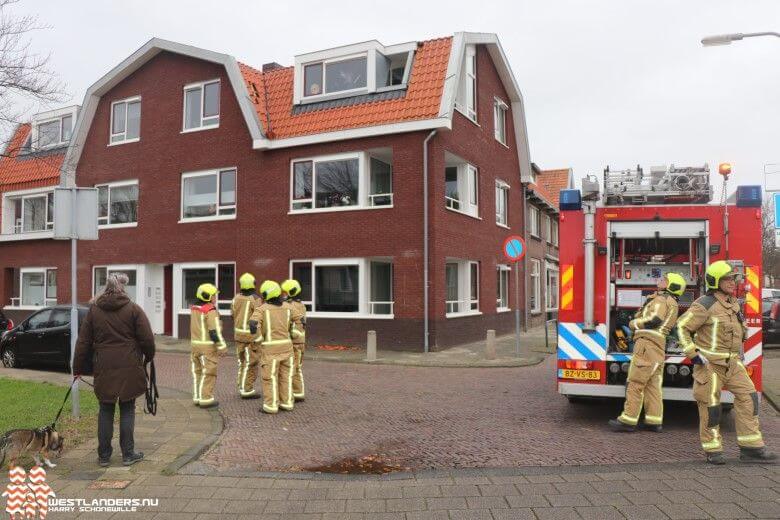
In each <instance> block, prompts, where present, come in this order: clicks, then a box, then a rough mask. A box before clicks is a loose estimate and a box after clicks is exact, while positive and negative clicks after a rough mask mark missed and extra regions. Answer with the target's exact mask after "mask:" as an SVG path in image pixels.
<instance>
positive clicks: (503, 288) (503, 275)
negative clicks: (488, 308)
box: [496, 264, 509, 311]
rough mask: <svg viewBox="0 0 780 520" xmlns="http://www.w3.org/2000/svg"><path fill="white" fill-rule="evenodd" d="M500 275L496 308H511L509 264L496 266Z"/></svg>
mask: <svg viewBox="0 0 780 520" xmlns="http://www.w3.org/2000/svg"><path fill="white" fill-rule="evenodd" d="M496 274H497V276H498V280H497V284H496V310H498V311H508V310H509V266H508V265H500V264H499V265H498V266H497V267H496Z"/></svg>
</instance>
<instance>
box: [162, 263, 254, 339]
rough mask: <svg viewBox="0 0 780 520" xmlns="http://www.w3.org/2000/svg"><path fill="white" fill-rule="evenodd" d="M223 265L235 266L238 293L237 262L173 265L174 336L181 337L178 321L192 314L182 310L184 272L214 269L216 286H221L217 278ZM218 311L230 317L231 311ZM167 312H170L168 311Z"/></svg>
mask: <svg viewBox="0 0 780 520" xmlns="http://www.w3.org/2000/svg"><path fill="white" fill-rule="evenodd" d="M222 264H230V265H233V284H234V291H236V292H237V291H238V289H237V287H238V276H239V275H238V272H237V271H236V262H235V261H230V260H226V261H219V262H188V263H183V264H173V284H172V285H173V298H172V299H173V336H174V337H178V335H179V321H178V319H177V317H178V316H180V315H189V314H191V311H190V309H189V308H186V309H183V308H182V303H183V302H182V289H183V285H184V279H183V278H182V276H183V271H184V270H186V269H204V268H206V269H208V268H213V269H214V273H215V274H214V278H215V281H216V282H217V283H216V284H215V285H217V286H219V280H218V279H217V277H218V276H219V266H220V265H222ZM231 301H232V300H217V305H219V304H220V303H222V304H229V303H230V302H231ZM217 311H218V312H219V315H220V316H230V309H220V308H219V307H217ZM166 312H170V311H168V310H167V309H166Z"/></svg>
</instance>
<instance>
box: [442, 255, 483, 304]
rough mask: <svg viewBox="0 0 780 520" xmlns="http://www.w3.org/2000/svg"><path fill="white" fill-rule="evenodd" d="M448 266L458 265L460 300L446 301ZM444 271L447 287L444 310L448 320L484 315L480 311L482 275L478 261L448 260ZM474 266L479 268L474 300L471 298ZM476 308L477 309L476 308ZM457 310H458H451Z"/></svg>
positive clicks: (445, 285)
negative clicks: (472, 269)
mask: <svg viewBox="0 0 780 520" xmlns="http://www.w3.org/2000/svg"><path fill="white" fill-rule="evenodd" d="M447 264H457V265H458V299H457V300H447V299H446V291H447V289H446V287H447V280H446V276H447V274H446V273H447V269H446V265H447ZM444 265H445V269H444V276H445V280H444V287H445V302H444V310H445V317H446V318H460V317H463V316H477V315H480V314H482V312H481V311H480V310H479V295H480V290H481V287H480V273H479V262H478V261H476V260H463V259H459V258H447V259H446V260H445V264H444ZM473 265H476V266H477V297H476V299H473V298H472V297H471V296H472V295H471V268H472V266H473ZM475 306H476V308H474V307H475ZM451 309H457V310H451Z"/></svg>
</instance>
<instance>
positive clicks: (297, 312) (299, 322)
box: [287, 300, 306, 345]
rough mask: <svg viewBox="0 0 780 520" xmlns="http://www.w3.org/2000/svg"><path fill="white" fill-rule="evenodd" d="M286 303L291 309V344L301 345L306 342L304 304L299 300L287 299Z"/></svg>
mask: <svg viewBox="0 0 780 520" xmlns="http://www.w3.org/2000/svg"><path fill="white" fill-rule="evenodd" d="M287 304H288V305H289V306H290V308H291V309H292V322H293V330H294V332H292V335H293V344H295V345H303V344H304V343H306V306H305V305H304V304H303V303H302V302H301V300H287Z"/></svg>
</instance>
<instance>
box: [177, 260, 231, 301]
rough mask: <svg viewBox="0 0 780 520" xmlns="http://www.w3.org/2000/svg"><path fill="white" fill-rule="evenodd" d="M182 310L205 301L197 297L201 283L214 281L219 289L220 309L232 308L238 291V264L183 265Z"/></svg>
mask: <svg viewBox="0 0 780 520" xmlns="http://www.w3.org/2000/svg"><path fill="white" fill-rule="evenodd" d="M181 282H182V283H181V287H182V297H181V304H182V307H181V308H182V310H187V309H189V308H190V306H192V305H200V304H202V303H203V302H202V301H201V300H199V299H198V297H197V290H198V287H199V286H200V285H201V284H204V283H212V284H214V285H216V286H217V289H219V294H218V295H217V307H218V308H219V309H220V310H228V309H230V304H231V302H232V300H233V297H234V296H235V292H236V265H235V264H233V263H223V264H204V265H202V266H201V265H198V266H193V267H186V266H185V267H183V268H182V270H181Z"/></svg>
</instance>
